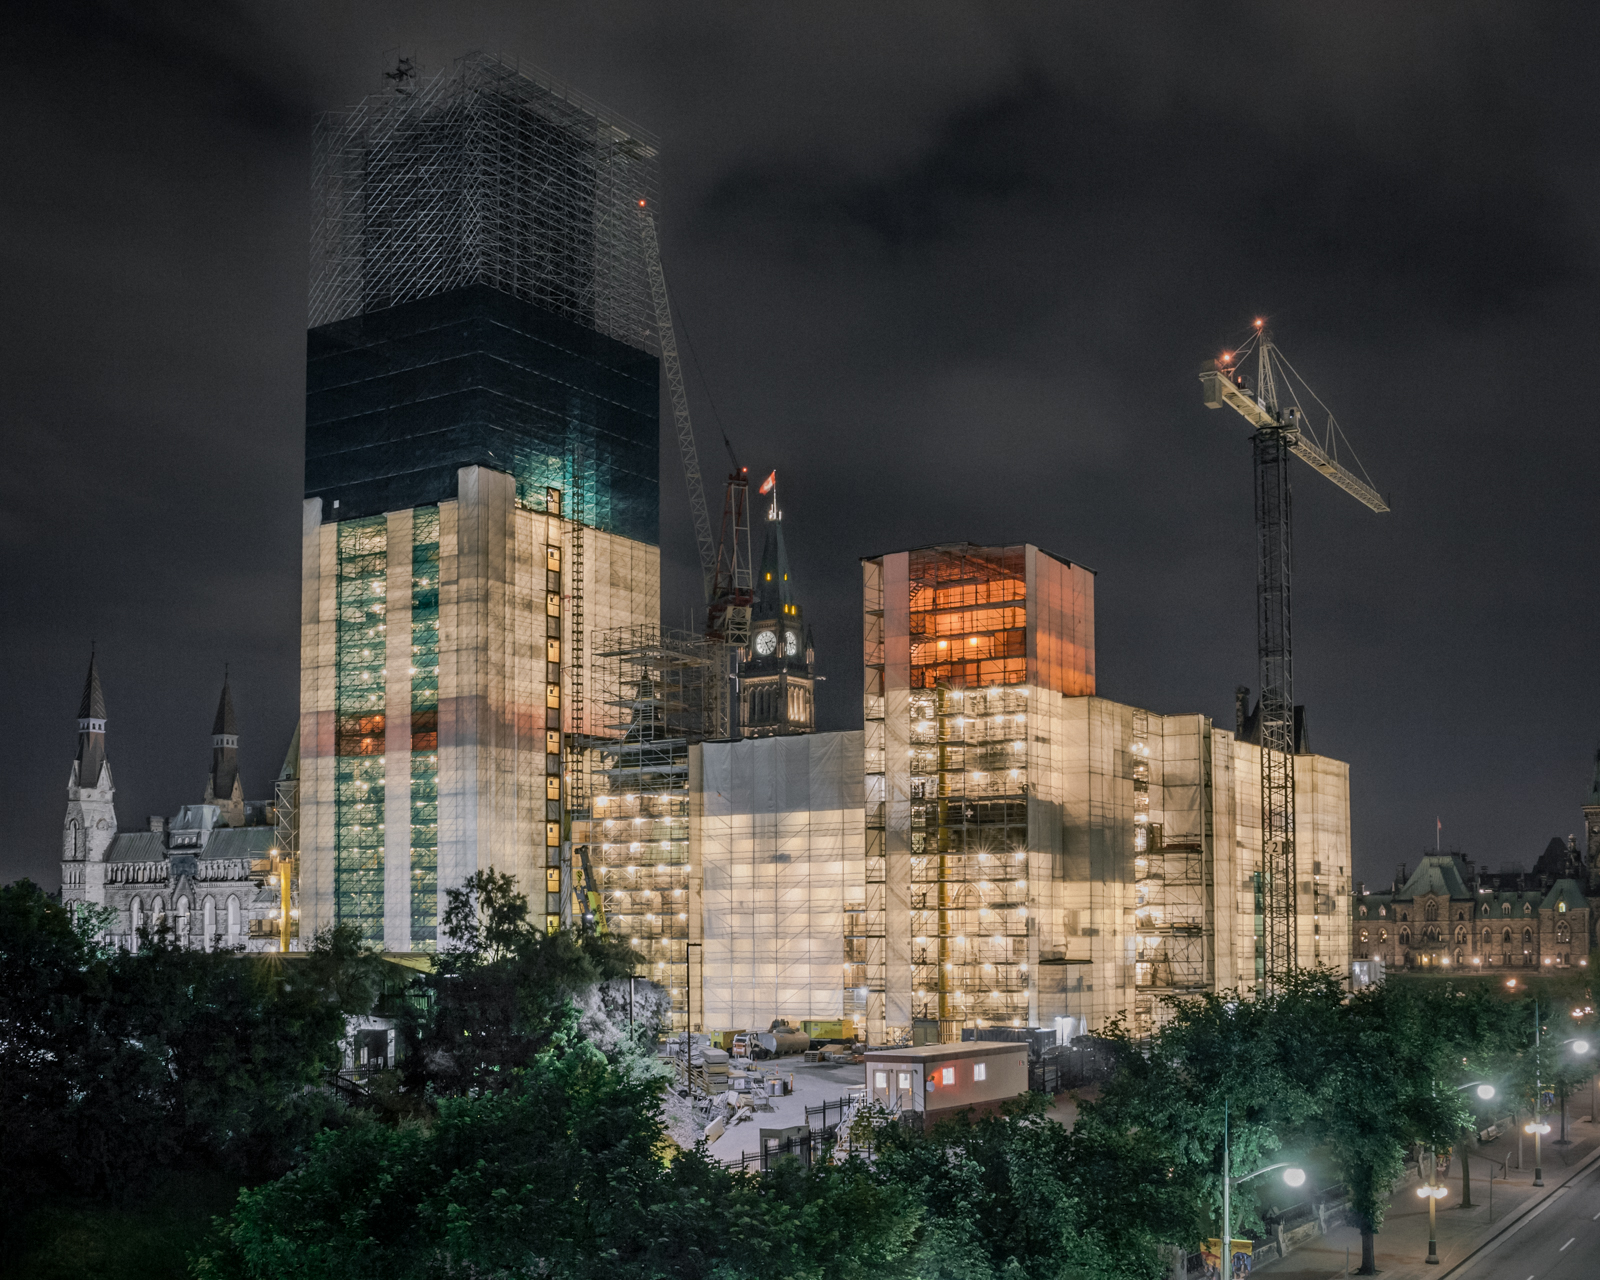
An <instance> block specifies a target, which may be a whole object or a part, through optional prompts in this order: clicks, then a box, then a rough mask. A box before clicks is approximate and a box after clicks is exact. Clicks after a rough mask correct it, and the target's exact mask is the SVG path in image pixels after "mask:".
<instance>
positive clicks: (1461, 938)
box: [1456, 925, 1467, 945]
mask: <svg viewBox="0 0 1600 1280" xmlns="http://www.w3.org/2000/svg"><path fill="white" fill-rule="evenodd" d="M1466 940H1467V931H1466V929H1465V928H1463V927H1462V926H1460V925H1457V926H1456V943H1457V944H1458V945H1459V944H1460V943H1463V942H1465V941H1466Z"/></svg>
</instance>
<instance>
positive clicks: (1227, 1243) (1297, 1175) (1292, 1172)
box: [1222, 1098, 1306, 1275]
mask: <svg viewBox="0 0 1600 1280" xmlns="http://www.w3.org/2000/svg"><path fill="white" fill-rule="evenodd" d="M1230 1168H1231V1165H1230V1164H1229V1152H1228V1100H1227V1099H1226V1098H1224V1099H1223V1100H1222V1270H1223V1274H1224V1275H1232V1274H1233V1188H1234V1185H1235V1184H1236V1183H1240V1182H1249V1181H1250V1179H1251V1178H1259V1177H1260V1176H1261V1175H1262V1174H1263V1173H1271V1172H1272V1171H1273V1170H1274V1169H1282V1170H1283V1180H1284V1182H1285V1183H1287V1184H1288V1185H1289V1186H1291V1187H1301V1186H1304V1185H1305V1181H1306V1171H1305V1170H1304V1169H1302V1168H1300V1166H1299V1165H1297V1164H1295V1163H1294V1162H1293V1161H1292V1160H1280V1161H1278V1163H1277V1164H1269V1165H1266V1166H1265V1167H1264V1168H1260V1169H1257V1170H1256V1171H1255V1172H1254V1173H1247V1174H1245V1175H1244V1176H1243V1177H1239V1178H1235V1177H1233V1176H1232V1174H1231V1173H1229V1169H1230Z"/></svg>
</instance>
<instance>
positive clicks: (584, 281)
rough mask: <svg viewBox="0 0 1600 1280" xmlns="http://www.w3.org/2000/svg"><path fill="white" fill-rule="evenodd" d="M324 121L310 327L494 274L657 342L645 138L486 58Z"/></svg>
mask: <svg viewBox="0 0 1600 1280" xmlns="http://www.w3.org/2000/svg"><path fill="white" fill-rule="evenodd" d="M391 78H392V79H394V87H392V88H390V89H389V90H387V91H386V92H383V93H379V94H374V95H372V96H370V97H368V98H366V99H364V100H363V101H362V102H361V103H360V104H358V105H357V106H355V107H352V108H350V109H348V110H344V111H334V112H329V113H327V114H326V115H324V116H323V117H321V119H320V120H319V121H318V123H317V128H316V134H315V141H314V149H313V158H312V191H313V199H312V209H313V213H312V232H311V291H310V315H309V324H310V326H311V327H313V328H315V327H317V326H318V325H323V324H329V323H331V322H333V321H335V320H342V319H345V318H346V317H349V316H354V315H360V314H362V313H365V312H369V311H374V310H378V309H380V308H383V307H390V306H394V305H396V304H398V303H401V302H408V301H411V300H413V299H417V298H425V297H429V296H431V295H433V294H437V293H443V292H444V291H446V290H449V289H456V288H460V287H462V286H463V285H468V284H473V283H479V284H486V285H490V286H492V287H493V288H495V289H498V290H500V291H502V292H504V293H509V294H512V295H514V296H515V297H518V298H521V299H523V300H524V301H526V302H530V303H533V304H534V305H536V306H540V307H544V308H546V309H547V310H550V311H554V312H556V313H557V314H559V315H562V316H565V317H567V318H569V319H572V320H575V321H577V322H578V323H580V324H583V325H586V326H589V327H590V328H593V329H597V330H599V331H600V332H601V333H604V334H608V335H609V336H611V337H613V338H616V339H618V340H620V341H622V342H626V343H628V344H629V345H631V346H635V347H638V348H640V349H642V350H646V351H650V352H656V351H657V350H658V345H659V344H658V340H657V333H656V321H655V311H654V308H653V305H652V301H651V296H650V284H649V276H648V273H647V270H646V266H645V249H644V245H643V243H642V240H641V236H640V231H639V210H640V208H641V205H642V203H643V202H646V201H647V202H648V207H650V208H654V207H655V203H656V156H657V150H656V142H655V139H654V138H652V137H651V136H650V135H648V134H646V133H644V132H643V131H641V130H640V129H638V128H636V127H635V126H633V125H631V124H629V123H627V122H626V121H624V120H622V119H620V118H619V117H617V116H616V115H615V114H614V113H612V112H609V111H607V110H605V109H604V108H602V107H600V106H599V105H597V104H596V103H593V102H591V101H589V100H588V99H586V98H584V97H583V96H582V95H580V94H578V93H576V92H574V91H573V90H571V89H568V88H566V87H565V86H562V85H560V84H558V83H556V82H555V81H553V80H551V79H549V78H548V77H546V76H543V75H542V74H529V73H527V72H524V71H521V70H519V69H518V68H517V67H516V66H514V65H512V64H511V63H508V62H504V61H502V60H501V59H499V58H496V57H493V56H490V55H488V54H483V53H473V54H469V55H468V56H467V57H465V58H462V59H460V60H459V61H458V62H457V63H456V64H455V66H454V67H451V68H448V69H446V70H442V71H439V72H437V73H435V74H434V75H433V76H432V77H431V78H428V79H425V80H424V79H422V78H421V77H418V76H415V75H414V74H413V73H412V72H411V70H410V69H409V66H408V65H407V64H402V67H401V69H400V71H399V72H397V73H396V74H395V75H394V76H392V77H391Z"/></svg>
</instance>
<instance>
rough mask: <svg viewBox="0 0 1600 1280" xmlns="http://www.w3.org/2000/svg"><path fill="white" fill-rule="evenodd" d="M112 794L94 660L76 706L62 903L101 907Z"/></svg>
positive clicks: (113, 821)
mask: <svg viewBox="0 0 1600 1280" xmlns="http://www.w3.org/2000/svg"><path fill="white" fill-rule="evenodd" d="M115 796H116V788H115V787H114V786H113V785H112V782H111V765H110V762H109V761H107V760H106V699H105V694H103V693H102V692H101V691H100V666H99V663H98V661H97V660H96V658H95V656H94V655H93V654H90V657H89V674H88V676H87V678H85V680H84V682H83V697H82V698H80V699H79V700H78V754H77V755H76V756H75V757H74V758H73V761H72V771H71V773H70V774H69V775H68V777H67V812H66V816H65V818H63V820H62V824H61V900H62V901H63V902H69V903H70V902H96V903H104V902H105V856H106V850H107V849H108V848H109V847H110V845H111V841H112V839H113V838H114V837H115V836H116V834H117V810H116V803H115Z"/></svg>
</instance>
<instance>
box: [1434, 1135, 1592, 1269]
mask: <svg viewBox="0 0 1600 1280" xmlns="http://www.w3.org/2000/svg"><path fill="white" fill-rule="evenodd" d="M1597 1161H1600V1147H1596V1148H1595V1149H1594V1150H1593V1151H1591V1152H1590V1153H1589V1154H1588V1155H1587V1156H1585V1157H1584V1158H1583V1160H1582V1161H1581V1162H1580V1163H1578V1164H1575V1165H1573V1166H1572V1168H1570V1169H1568V1170H1567V1176H1566V1177H1565V1178H1563V1179H1561V1181H1560V1182H1559V1183H1557V1184H1556V1185H1555V1186H1553V1187H1551V1188H1550V1190H1549V1191H1547V1192H1546V1193H1545V1194H1544V1196H1543V1197H1542V1198H1541V1199H1540V1200H1539V1201H1538V1203H1536V1204H1529V1205H1524V1206H1523V1207H1522V1208H1521V1209H1519V1210H1517V1212H1516V1214H1515V1215H1514V1216H1512V1217H1510V1218H1507V1219H1506V1220H1505V1221H1504V1222H1502V1223H1501V1224H1500V1229H1499V1230H1498V1231H1496V1232H1495V1233H1494V1234H1493V1235H1492V1236H1489V1237H1488V1238H1487V1239H1485V1240H1483V1241H1482V1242H1480V1243H1479V1244H1478V1245H1477V1246H1476V1247H1475V1248H1474V1249H1473V1250H1472V1252H1470V1253H1468V1254H1465V1255H1464V1256H1463V1257H1462V1258H1461V1260H1460V1261H1458V1262H1452V1263H1451V1264H1450V1268H1449V1270H1447V1271H1442V1272H1440V1273H1439V1280H1448V1277H1450V1276H1453V1275H1455V1273H1456V1272H1458V1271H1460V1270H1461V1268H1462V1267H1464V1266H1466V1265H1467V1264H1468V1263H1469V1262H1471V1261H1472V1260H1473V1259H1475V1258H1476V1257H1477V1256H1478V1255H1479V1254H1480V1253H1482V1252H1483V1251H1484V1250H1485V1249H1487V1248H1489V1246H1490V1245H1493V1244H1496V1243H1498V1241H1499V1240H1500V1238H1501V1237H1502V1236H1506V1235H1509V1234H1510V1233H1511V1232H1513V1231H1515V1230H1516V1229H1517V1228H1518V1227H1520V1226H1521V1225H1522V1224H1523V1223H1524V1222H1527V1221H1528V1220H1529V1219H1530V1218H1534V1217H1537V1216H1538V1215H1539V1214H1541V1213H1543V1212H1544V1209H1545V1206H1546V1205H1548V1204H1549V1203H1550V1202H1551V1201H1552V1200H1554V1199H1555V1198H1556V1196H1557V1195H1559V1194H1560V1193H1561V1192H1562V1191H1565V1190H1566V1188H1567V1185H1568V1184H1569V1183H1570V1182H1571V1181H1572V1180H1573V1179H1574V1178H1576V1177H1578V1175H1579V1174H1581V1173H1583V1172H1585V1171H1586V1170H1587V1169H1588V1168H1589V1166H1591V1165H1593V1164H1594V1163H1596V1162H1597Z"/></svg>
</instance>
